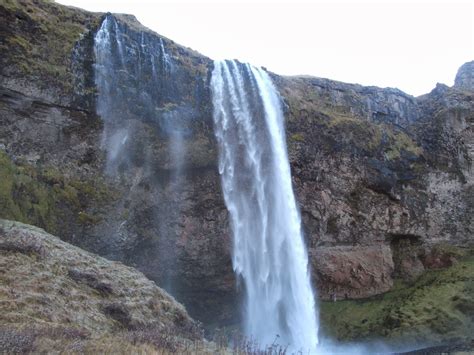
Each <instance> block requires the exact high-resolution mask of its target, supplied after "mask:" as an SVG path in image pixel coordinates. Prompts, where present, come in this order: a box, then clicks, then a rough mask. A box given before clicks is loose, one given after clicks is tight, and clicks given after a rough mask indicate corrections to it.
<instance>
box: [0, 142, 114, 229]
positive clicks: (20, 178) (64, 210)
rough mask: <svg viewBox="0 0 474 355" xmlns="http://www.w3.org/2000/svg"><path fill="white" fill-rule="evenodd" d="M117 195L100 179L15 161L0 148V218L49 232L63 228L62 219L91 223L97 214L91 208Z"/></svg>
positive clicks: (70, 221) (94, 221)
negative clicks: (79, 176)
mask: <svg viewBox="0 0 474 355" xmlns="http://www.w3.org/2000/svg"><path fill="white" fill-rule="evenodd" d="M115 197H116V192H114V191H113V190H112V189H111V188H110V187H109V186H108V185H106V183H105V182H104V181H103V180H102V179H94V180H92V179H91V180H81V179H79V178H76V177H69V176H67V175H65V174H63V173H61V172H60V171H59V170H58V169H57V168H56V167H53V166H47V165H45V166H33V165H31V164H28V163H27V162H25V161H19V162H17V163H14V162H13V161H12V160H11V159H10V158H9V157H8V155H7V154H6V153H5V152H4V151H1V150H0V218H6V219H12V220H16V221H20V222H24V223H29V224H33V225H36V226H38V227H41V228H44V229H45V230H47V231H48V232H50V233H58V232H59V231H60V230H64V229H63V228H64V226H63V225H64V223H65V222H66V221H67V222H66V223H76V224H79V225H81V224H82V225H84V226H87V225H93V224H96V223H98V222H100V220H101V217H100V215H98V214H96V213H95V212H91V211H90V210H89V207H90V206H91V204H93V205H94V206H95V208H96V210H95V211H97V208H98V207H100V206H101V205H102V206H103V205H104V204H107V203H109V202H111V201H113V199H114V198H115Z"/></svg>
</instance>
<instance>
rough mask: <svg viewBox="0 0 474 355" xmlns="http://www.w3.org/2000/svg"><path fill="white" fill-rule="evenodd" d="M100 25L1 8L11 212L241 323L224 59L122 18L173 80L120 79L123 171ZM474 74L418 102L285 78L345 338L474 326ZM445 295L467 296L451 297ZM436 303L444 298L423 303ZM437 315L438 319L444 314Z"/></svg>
mask: <svg viewBox="0 0 474 355" xmlns="http://www.w3.org/2000/svg"><path fill="white" fill-rule="evenodd" d="M103 18H104V16H103V14H94V13H89V12H86V11H82V10H80V9H74V8H68V7H64V6H61V5H58V4H55V3H54V2H46V1H45V2H40V1H33V0H5V1H2V2H1V3H0V20H1V21H0V47H1V48H2V54H5V55H2V56H1V58H0V61H1V62H0V74H1V75H0V217H2V218H7V219H15V220H19V221H21V222H25V223H30V224H34V225H36V226H39V227H41V228H44V229H45V230H46V231H48V232H50V233H54V234H55V235H58V236H59V237H60V238H61V239H62V240H65V241H68V242H70V243H72V244H75V245H78V246H80V247H82V248H84V249H86V250H88V251H92V252H95V253H97V254H99V255H101V256H105V257H107V258H109V259H112V260H117V261H121V262H123V263H124V264H126V265H129V266H133V267H136V268H138V269H139V270H140V271H142V272H143V273H144V274H145V275H146V276H147V277H149V278H150V279H152V280H155V281H156V282H157V283H158V284H159V285H160V286H162V287H164V288H166V289H167V290H168V291H170V292H171V293H172V294H173V296H175V297H176V299H178V300H179V301H180V302H182V303H183V304H184V305H185V306H186V308H187V309H188V311H189V313H190V314H191V315H192V316H193V317H194V318H196V319H199V320H201V321H203V322H204V323H205V324H206V326H207V327H208V328H214V327H215V326H225V325H232V324H234V323H235V322H236V321H237V320H238V313H239V312H238V309H239V303H238V302H239V301H238V300H239V294H238V290H237V289H236V286H235V285H236V283H235V280H234V276H233V272H232V266H231V262H230V253H231V251H230V249H231V236H230V231H229V226H228V217H227V211H226V209H225V205H224V202H223V200H222V194H221V190H220V180H219V174H218V171H217V158H216V157H217V150H216V145H215V141H214V136H213V129H212V107H211V106H212V105H211V96H210V90H209V78H210V70H211V69H212V61H211V60H210V59H209V58H206V57H204V56H202V55H200V54H198V53H196V52H194V51H191V50H189V49H187V48H184V47H182V46H179V45H178V44H176V43H174V42H173V41H172V40H170V39H167V38H163V37H161V36H159V35H158V34H156V33H153V32H152V31H150V30H148V29H145V28H144V27H142V26H141V25H140V24H139V23H138V22H137V21H136V20H135V19H134V18H133V17H131V16H121V15H120V16H119V15H117V16H115V17H114V18H116V21H117V22H118V24H119V27H120V28H121V30H122V31H123V33H125V36H124V38H123V41H124V42H123V44H124V46H125V48H127V49H128V52H129V53H134V54H133V56H134V57H131V59H133V58H135V57H137V58H138V57H139V58H141V60H144V59H143V58H145V59H146V58H149V57H147V56H149V53H148V52H146V51H144V50H141V49H140V48H142V47H141V46H140V43H141V42H140V41H142V38H143V36H145V37H146V38H145V40H146V41H147V43H151V44H153V46H158V45H159V43H160V41H162V42H163V44H164V46H165V48H166V50H167V51H168V53H169V56H170V60H171V61H172V62H173V63H174V64H173V65H174V68H175V69H174V70H175V71H174V74H172V75H171V76H169V77H166V76H164V77H163V78H162V79H160V80H159V81H158V82H156V83H155V84H156V87H155V86H153V88H151V86H150V85H152V83H150V82H149V80H148V79H147V77H146V73H142V74H141V75H143V77H140V76H138V74H136V73H135V71H134V69H133V65H132V64H130V66H129V67H126V68H125V69H124V70H123V71H122V72H121V73H120V75H121V76H120V77H124V78H125V79H123V81H121V82H120V83H119V84H120V85H118V87H120V88H127V89H120V90H124V92H123V93H122V94H124V95H125V94H126V95H125V96H126V97H128V98H129V101H126V105H125V106H126V107H122V106H123V105H122V106H120V110H118V109H117V112H116V113H117V117H118V118H119V121H120V124H123V125H124V126H123V127H130V134H131V135H130V137H132V138H133V139H129V140H128V143H127V145H126V147H125V148H126V149H125V151H126V152H127V154H126V155H125V158H124V159H123V160H121V161H120V164H118V165H117V169H116V170H114V172H113V174H110V171H108V158H107V147H103V146H102V145H101V141H102V138H103V132H104V129H105V128H104V127H105V124H106V122H105V121H104V118H103V117H100V116H99V115H98V114H97V110H96V104H97V99H98V98H99V97H100V95H101V93H100V92H98V91H97V87H96V86H95V82H94V61H95V57H94V51H93V44H94V43H93V38H94V35H95V33H96V32H97V30H98V28H99V27H100V24H101V21H102V20H103ZM143 31H144V33H145V35H143V36H142V34H141V33H142V32H143ZM131 55H132V54H131ZM135 59H136V58H135ZM135 59H133V60H131V61H130V63H134V60H135ZM473 73H474V62H470V63H466V64H465V65H463V66H462V67H461V68H460V70H459V72H458V74H457V76H456V82H455V85H454V86H453V87H447V86H445V85H442V84H439V85H438V86H437V87H436V88H434V89H433V91H432V92H430V93H428V94H426V95H423V96H421V97H417V98H415V97H412V96H410V95H407V94H405V93H403V92H401V91H399V90H396V89H382V88H376V87H364V86H360V85H353V84H346V83H341V82H336V81H332V80H328V79H320V78H312V77H282V76H278V75H275V74H272V78H273V80H274V83H275V85H276V86H277V88H278V90H279V92H280V93H281V96H282V100H283V101H284V104H285V105H284V106H285V115H286V119H287V127H286V128H287V141H288V149H289V155H290V163H291V168H292V173H293V183H294V188H295V192H296V195H297V199H298V202H299V205H300V210H301V216H302V220H303V225H304V232H305V237H306V242H307V245H308V249H309V254H310V261H311V267H312V274H313V278H314V281H315V284H316V286H317V289H318V290H319V297H320V298H321V300H322V301H323V302H322V314H321V317H322V322H323V328H325V330H326V331H327V332H328V333H330V334H331V335H332V336H334V337H336V338H338V339H341V340H349V339H363V338H366V337H367V336H368V335H369V334H372V332H374V329H378V330H379V331H380V332H379V333H376V334H377V335H381V336H384V337H387V338H391V337H396V336H398V335H401V336H404V335H405V334H406V331H405V330H406V329H408V327H410V326H416V327H417V329H422V330H420V331H419V333H420V334H418V335H417V336H419V337H418V340H420V341H422V340H423V339H424V340H425V341H427V342H428V341H431V340H433V339H434V338H435V337H436V336H434V335H433V334H435V335H436V334H440V331H438V330H443V331H444V330H446V329H448V328H449V329H451V328H452V329H458V330H456V331H455V332H454V333H453V332H451V333H450V332H447V333H446V334H447V335H446V338H445V340H447V341H448V340H452V341H455V340H456V339H457V337H458V338H459V339H463V341H464V340H466V341H467V335H465V333H463V329H464V328H463V327H462V326H461V324H471V325H472V320H471V323H469V317H470V316H472V309H471V308H469V307H470V306H467V308H463V309H464V311H462V312H461V311H460V308H457V307H458V305H460V304H461V306H459V307H465V304H468V305H469V304H470V302H472V298H469V295H468V294H467V293H466V291H465V290H467V289H469V287H471V286H470V285H472V262H470V261H469V257H468V256H466V255H467V254H469V252H468V250H469V248H470V247H472V246H473V241H474V240H473V232H474V225H473V224H474V219H473V218H472V216H473V214H474V190H473V181H474V179H473V171H472V160H473V152H474V148H473V147H474V139H473V122H474V107H473V103H474V100H473V98H474V86H473V79H472V78H473V76H474V74H473ZM125 74H126V75H125ZM453 74H454V73H453ZM173 75H175V76H173ZM178 79H179V80H178ZM170 80H171V83H170ZM139 83H146V84H143V85H145V86H146V85H149V86H150V87H148V86H147V87H146V91H150V90H152V89H153V90H152V92H153V93H154V94H153V95H154V96H153V97H152V105H151V106H152V107H148V106H146V105H145V106H143V105H141V104H140V105H138V104H137V105H135V106H133V102H139V103H141V102H143V100H142V99H141V96H140V100H138V96H136V97H135V96H134V94H133V93H134V92H135V93H140V92H143V87H141V86H139ZM156 88H161V89H160V90H157V89H156ZM126 90H129V91H126ZM124 95H122V96H124ZM137 95H138V94H137ZM134 98H137V100H134ZM124 102H125V101H124ZM122 108H123V109H122ZM170 117H171V118H173V117H175V118H176V117H178V119H179V120H181V121H182V122H181V121H180V122H181V123H182V124H183V126H181V128H183V130H182V132H184V133H185V134H183V136H182V137H183V146H184V147H185V148H184V153H183V160H182V164H181V165H180V166H179V167H177V166H176V165H173V164H172V162H173V159H172V158H171V157H173V152H172V150H173V145H172V140H171V139H170V135H169V134H167V131H166V129H165V128H166V125H165V124H164V123H166V122H168V121H166V120H169V119H170ZM183 117H184V118H183ZM178 173H179V174H178ZM177 182H179V183H177ZM451 247H454V248H457V249H455V250H457V251H460V252H459V253H460V254H459V253H458V252H455V253H454V254H453V250H452V249H450V248H451ZM461 254H466V255H465V256H461ZM466 258H467V259H466ZM443 269H444V271H443ZM449 277H452V278H453V280H450V279H449ZM461 279H462V280H463V281H460V280H461ZM433 280H435V281H433ZM454 280H456V281H454ZM451 281H452V282H451ZM437 285H447V286H446V287H448V285H450V286H452V285H455V287H454V289H455V290H456V294H448V293H444V291H443V290H442V289H443V287H444V286H443V287H441V286H440V287H441V288H439V289H438V288H436V287H437ZM463 285H464V286H463ZM433 287H435V288H433ZM433 292H440V293H441V295H442V297H444V298H443V299H444V300H445V301H446V302H445V303H444V304H443V305H440V304H438V303H436V302H435V300H432V299H431V298H430V297H428V296H429V295H430V294H431V293H433ZM440 297H441V296H440ZM450 297H451V298H450ZM456 297H458V299H454V298H456ZM406 299H413V302H414V303H416V307H415V306H413V307H415V308H413V307H412V306H409V305H408V304H407V303H406V302H405V301H406ZM466 299H467V301H466ZM334 300H336V302H335V303H333V301H334ZM459 300H462V301H459ZM326 301H328V303H326ZM433 302H434V303H433ZM336 305H337V306H336ZM439 307H441V308H439ZM336 310H339V311H337V312H336ZM379 311H380V312H379ZM441 311H442V312H441ZM437 312H440V313H439V314H440V316H439V317H441V318H440V319H441V321H440V324H442V325H438V323H437V322H436V321H434V320H433V319H432V317H434V313H437ZM443 312H447V313H452V314H453V316H452V317H451V316H449V317H448V316H446V315H445V313H443ZM460 312H461V313H462V314H460ZM363 313H368V314H370V315H371V316H370V317H369V318H367V319H365V318H360V317H362V314H363ZM413 314H416V317H415V316H414V315H413ZM359 316H360V317H359ZM392 318H394V319H396V320H392ZM415 318H416V319H419V320H420V321H419V322H422V323H423V325H421V324H420V323H419V322H418V321H415ZM471 319H472V318H471ZM437 329H438V330H437ZM465 329H469V328H465ZM437 332H438V333H437ZM423 334H424V335H423ZM423 336H424V338H423ZM448 338H449V339H448Z"/></svg>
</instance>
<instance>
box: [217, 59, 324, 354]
mask: <svg viewBox="0 0 474 355" xmlns="http://www.w3.org/2000/svg"><path fill="white" fill-rule="evenodd" d="M211 88H212V95H213V106H214V124H215V134H216V137H217V141H218V144H219V172H220V174H221V176H222V187H223V193H224V199H225V203H226V206H227V209H228V210H229V214H230V220H231V227H232V230H233V236H234V245H233V260H232V261H233V267H234V270H235V273H236V274H237V276H238V277H239V278H240V279H241V280H242V281H243V286H244V288H245V294H246V299H245V307H246V309H245V314H244V327H245V332H246V334H247V336H248V337H250V338H252V339H256V340H257V341H258V342H259V344H260V346H268V345H270V344H273V343H274V342H275V341H277V343H278V344H280V345H282V346H287V345H288V346H289V349H291V350H292V351H300V350H301V351H302V353H303V354H306V353H308V352H311V353H314V351H315V349H316V347H317V344H318V336H317V334H318V323H317V314H316V309H315V298H314V295H313V291H312V288H311V284H310V276H309V273H308V270H307V267H308V256H307V252H306V248H305V245H304V241H303V237H302V232H301V222H300V216H299V212H298V210H297V207H296V201H295V197H294V194H293V189H292V182H291V172H290V165H289V161H288V156H287V149H286V141H285V131H284V117H283V113H282V109H281V103H280V98H279V96H278V93H277V92H276V89H275V87H274V86H273V83H272V81H271V79H270V77H269V76H268V74H267V73H266V72H265V71H263V70H262V69H259V68H255V67H252V66H250V65H248V64H241V63H238V62H236V61H216V62H215V63H214V70H213V73H212V79H211Z"/></svg>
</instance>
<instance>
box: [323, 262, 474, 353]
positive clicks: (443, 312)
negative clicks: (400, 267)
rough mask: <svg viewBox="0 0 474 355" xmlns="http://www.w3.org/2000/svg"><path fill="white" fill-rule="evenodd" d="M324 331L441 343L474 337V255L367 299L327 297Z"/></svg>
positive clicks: (343, 335) (348, 336)
mask: <svg viewBox="0 0 474 355" xmlns="http://www.w3.org/2000/svg"><path fill="white" fill-rule="evenodd" d="M321 322H322V325H323V329H324V331H325V333H327V334H328V335H329V336H332V337H334V338H336V339H338V340H341V341H352V340H358V341H360V340H371V339H377V338H382V337H383V338H384V341H386V342H388V343H393V344H397V343H399V342H404V343H417V344H420V343H425V344H434V345H436V344H442V343H446V342H448V343H449V342H465V343H468V342H469V341H473V340H474V255H472V254H470V255H469V256H465V257H464V258H463V259H462V260H461V261H460V262H458V263H456V264H454V265H453V266H451V267H450V268H447V269H442V270H430V271H427V272H425V273H424V274H423V275H422V276H421V277H420V278H419V279H418V280H416V282H415V283H413V284H411V285H407V284H403V283H402V282H399V283H398V284H397V285H396V287H395V288H394V290H392V291H390V292H388V293H386V294H384V295H381V296H378V297H374V298H371V299H367V300H361V301H339V302H322V304H321Z"/></svg>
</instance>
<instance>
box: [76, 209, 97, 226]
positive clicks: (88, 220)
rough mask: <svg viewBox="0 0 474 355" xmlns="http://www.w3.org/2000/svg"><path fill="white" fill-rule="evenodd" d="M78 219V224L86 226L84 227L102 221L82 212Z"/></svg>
mask: <svg viewBox="0 0 474 355" xmlns="http://www.w3.org/2000/svg"><path fill="white" fill-rule="evenodd" d="M78 219H79V223H82V224H86V225H94V224H98V223H100V222H101V221H102V218H101V217H99V216H93V215H90V214H88V213H86V212H82V211H81V212H79V213H78Z"/></svg>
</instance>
